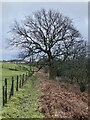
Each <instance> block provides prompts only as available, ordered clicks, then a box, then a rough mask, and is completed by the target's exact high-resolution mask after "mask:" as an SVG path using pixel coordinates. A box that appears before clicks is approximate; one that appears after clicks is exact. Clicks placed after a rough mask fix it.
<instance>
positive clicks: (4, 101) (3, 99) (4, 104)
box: [2, 86, 5, 106]
mask: <svg viewBox="0 0 90 120" xmlns="http://www.w3.org/2000/svg"><path fill="white" fill-rule="evenodd" d="M2 89H3V91H2V92H3V106H4V105H5V94H4V86H3V88H2Z"/></svg>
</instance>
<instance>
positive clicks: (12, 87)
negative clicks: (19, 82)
mask: <svg viewBox="0 0 90 120" xmlns="http://www.w3.org/2000/svg"><path fill="white" fill-rule="evenodd" d="M13 95H14V78H13V77H12V96H13Z"/></svg>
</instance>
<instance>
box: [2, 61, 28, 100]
mask: <svg viewBox="0 0 90 120" xmlns="http://www.w3.org/2000/svg"><path fill="white" fill-rule="evenodd" d="M28 70H29V66H28V65H25V64H14V63H7V62H2V63H1V73H2V75H1V76H2V78H1V81H0V82H1V83H0V85H1V86H0V87H1V92H0V101H1V98H2V86H3V85H4V84H5V78H7V93H8V98H9V93H10V89H11V83H12V81H11V80H12V77H13V78H14V86H15V87H14V89H16V78H17V75H18V76H20V75H21V76H22V75H23V74H26V72H28Z"/></svg>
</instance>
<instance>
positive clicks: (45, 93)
mask: <svg viewBox="0 0 90 120" xmlns="http://www.w3.org/2000/svg"><path fill="white" fill-rule="evenodd" d="M38 79H39V80H40V91H41V103H42V106H40V110H41V111H42V112H43V113H44V115H45V117H53V118H76V119H77V120H78V119H80V120H87V119H86V118H87V116H88V94H87V92H84V93H81V92H80V90H79V88H77V87H72V86H71V85H70V84H67V83H59V82H56V81H52V80H47V77H46V76H45V75H44V74H43V73H42V72H39V73H38Z"/></svg>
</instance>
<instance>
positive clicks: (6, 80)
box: [5, 78, 7, 103]
mask: <svg viewBox="0 0 90 120" xmlns="http://www.w3.org/2000/svg"><path fill="white" fill-rule="evenodd" d="M5 103H7V78H5Z"/></svg>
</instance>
